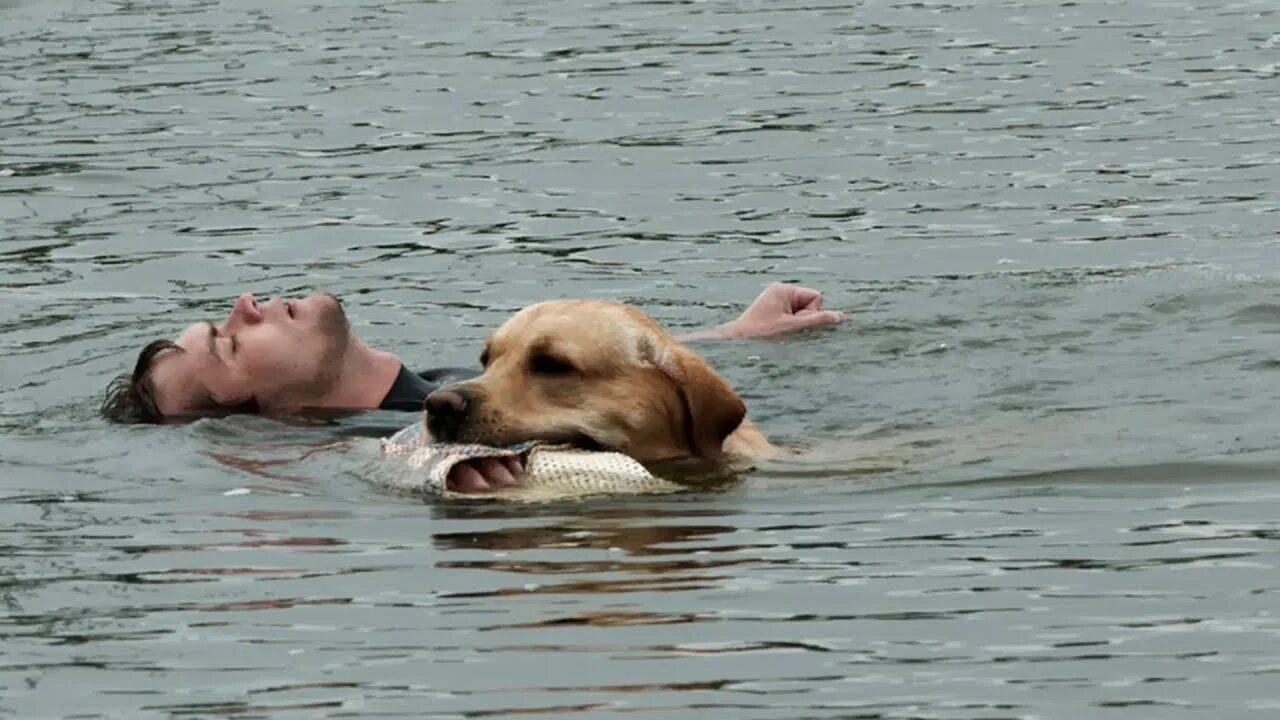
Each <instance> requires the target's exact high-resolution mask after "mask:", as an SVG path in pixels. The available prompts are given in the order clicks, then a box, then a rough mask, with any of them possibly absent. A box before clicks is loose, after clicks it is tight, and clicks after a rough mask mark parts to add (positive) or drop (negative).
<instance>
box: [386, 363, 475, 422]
mask: <svg viewBox="0 0 1280 720" xmlns="http://www.w3.org/2000/svg"><path fill="white" fill-rule="evenodd" d="M479 374H480V372H479V371H477V370H468V369H466V368H436V369H434V370H424V371H422V372H419V373H415V372H413V371H412V370H410V369H408V368H406V367H405V366H404V365H401V366H400V374H399V375H397V376H396V381H395V382H394V383H392V384H391V389H390V390H388V391H387V395H386V397H384V398H382V404H380V405H378V409H380V410H400V411H402V412H420V411H421V410H422V401H423V400H426V399H427V395H429V394H430V393H431V391H432V390H435V389H436V388H438V387H444V386H445V385H448V384H449V383H454V382H458V381H460V380H470V379H471V378H473V377H475V376H477V375H479Z"/></svg>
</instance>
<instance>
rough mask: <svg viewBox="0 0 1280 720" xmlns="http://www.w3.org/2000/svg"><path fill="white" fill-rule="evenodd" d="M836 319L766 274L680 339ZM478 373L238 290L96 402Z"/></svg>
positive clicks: (252, 395) (328, 399)
mask: <svg viewBox="0 0 1280 720" xmlns="http://www.w3.org/2000/svg"><path fill="white" fill-rule="evenodd" d="M842 319H843V316H842V315H841V314H840V313H838V312H833V311H829V310H823V309H822V296H821V294H819V293H818V292H817V291H815V290H810V289H808V288H803V287H799V286H796V285H787V284H783V283H773V284H770V285H769V286H768V287H767V288H765V290H764V291H763V292H762V293H760V295H759V297H757V298H756V299H755V301H754V302H752V304H751V305H750V306H749V307H748V308H747V309H746V311H744V312H743V314H742V316H741V317H739V318H738V319H736V320H733V321H731V322H728V323H726V324H724V325H720V326H718V327H715V328H711V329H708V330H704V331H701V332H696V333H692V334H690V335H686V336H683V337H682V338H681V339H683V340H692V339H707V338H717V337H718V338H733V337H764V336H769V335H776V334H779V333H784V332H789V331H792V330H799V329H802V328H806V327H813V326H818V325H832V324H835V323H838V322H840V321H841V320H842ZM474 375H475V372H474V371H468V370H452V369H441V370H433V371H428V372H426V373H421V374H419V373H414V372H411V371H410V370H408V369H407V368H405V366H404V364H403V363H402V362H401V360H400V358H399V357H397V356H396V355H395V354H394V353H391V352H388V351H385V350H378V349H376V348H373V347H371V346H370V345H368V344H366V343H365V342H364V340H362V339H361V338H360V337H359V336H358V335H356V333H355V332H354V331H353V330H352V329H351V326H350V324H349V323H348V322H347V318H346V315H345V314H344V313H343V311H342V306H341V304H340V303H339V302H338V299H337V298H336V297H334V296H333V295H329V294H327V293H316V294H314V295H311V296H309V297H306V298H303V299H299V300H282V299H280V298H271V299H270V300H268V301H266V302H258V301H257V299H255V298H254V296H253V295H251V294H248V293H246V294H244V295H241V296H240V297H239V298H237V299H236V301H235V303H234V304H233V305H232V307H231V311H230V312H229V313H228V314H227V316H226V318H225V319H223V321H222V322H221V323H216V324H215V323H213V322H198V323H194V324H192V325H190V326H188V327H187V328H186V329H185V330H183V331H182V333H181V334H179V335H178V337H177V338H176V339H174V340H155V341H153V342H151V343H149V344H148V345H147V346H146V347H145V348H143V349H142V352H141V353H140V354H139V355H138V360H137V363H136V364H135V365H134V369H133V373H132V374H131V375H122V376H120V377H117V378H116V379H115V380H113V381H112V382H111V384H110V385H109V386H108V388H107V395H106V398H105V399H104V401H103V404H102V412H103V415H105V416H106V417H108V418H109V419H111V420H114V421H117V422H161V421H164V420H166V419H181V418H193V417H199V416H205V415H217V414H228V413H262V414H269V415H280V414H286V413H298V412H306V411H308V410H311V411H354V410H371V409H375V408H380V409H384V410H402V411H408V412H418V411H420V410H421V409H422V402H423V400H424V399H425V398H426V396H427V394H429V393H430V392H431V391H432V390H434V389H435V388H436V387H439V386H440V385H443V384H446V383H448V382H451V381H453V380H458V379H463V378H466V377H471V376H474ZM519 474H520V468H519V466H518V464H517V463H516V462H514V461H512V462H509V463H506V464H504V463H502V462H499V461H496V460H490V461H477V462H474V463H468V464H464V465H460V466H458V467H457V468H455V471H454V473H453V474H451V476H450V478H449V480H450V483H451V486H452V487H454V488H455V489H458V490H461V491H476V492H482V491H484V490H488V489H490V488H492V487H502V486H506V485H511V484H515V483H518V482H519Z"/></svg>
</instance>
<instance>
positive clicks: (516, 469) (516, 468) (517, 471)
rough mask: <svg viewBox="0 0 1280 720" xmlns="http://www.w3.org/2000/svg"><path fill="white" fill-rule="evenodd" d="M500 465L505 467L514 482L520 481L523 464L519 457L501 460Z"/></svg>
mask: <svg viewBox="0 0 1280 720" xmlns="http://www.w3.org/2000/svg"><path fill="white" fill-rule="evenodd" d="M502 464H503V465H506V466H507V469H508V470H510V471H511V474H512V475H513V476H514V477H515V479H516V482H520V481H521V477H520V476H521V475H523V474H524V463H523V462H521V461H520V456H519V455H509V456H507V457H504V458H502Z"/></svg>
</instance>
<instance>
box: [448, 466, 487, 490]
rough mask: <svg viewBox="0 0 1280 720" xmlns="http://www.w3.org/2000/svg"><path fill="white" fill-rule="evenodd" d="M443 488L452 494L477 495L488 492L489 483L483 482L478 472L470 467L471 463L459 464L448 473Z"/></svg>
mask: <svg viewBox="0 0 1280 720" xmlns="http://www.w3.org/2000/svg"><path fill="white" fill-rule="evenodd" d="M445 487H446V488H448V489H449V490H452V491H454V492H461V493H479V492H485V491H487V490H489V483H487V482H485V480H484V478H483V477H482V476H481V475H480V471H479V470H476V469H475V468H474V467H472V465H471V463H465V462H460V463H458V464H457V465H454V466H453V469H452V470H450V471H449V477H448V478H446V479H445Z"/></svg>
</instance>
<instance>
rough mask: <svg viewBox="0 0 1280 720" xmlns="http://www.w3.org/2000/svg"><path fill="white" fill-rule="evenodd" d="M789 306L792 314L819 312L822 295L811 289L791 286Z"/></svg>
mask: <svg viewBox="0 0 1280 720" xmlns="http://www.w3.org/2000/svg"><path fill="white" fill-rule="evenodd" d="M790 305H791V312H793V313H795V312H800V311H802V310H821V309H822V293H820V292H818V291H817V290H814V289H812V288H807V287H800V286H793V287H792V289H791V303H790Z"/></svg>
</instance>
